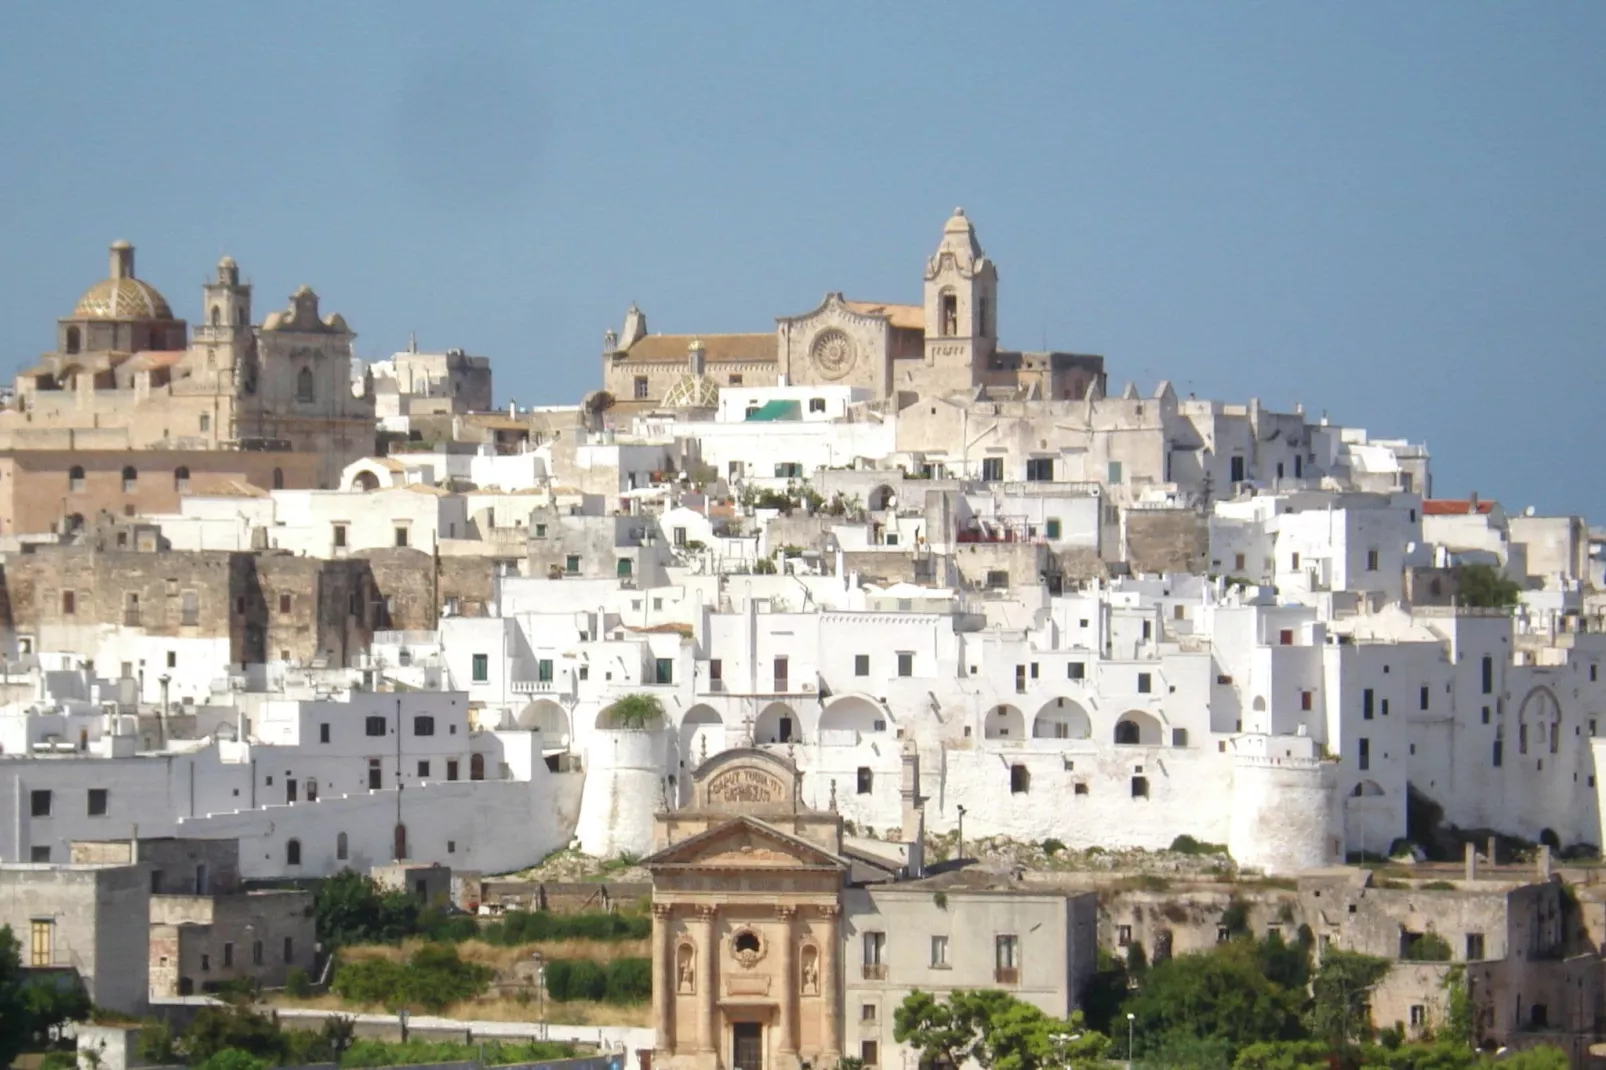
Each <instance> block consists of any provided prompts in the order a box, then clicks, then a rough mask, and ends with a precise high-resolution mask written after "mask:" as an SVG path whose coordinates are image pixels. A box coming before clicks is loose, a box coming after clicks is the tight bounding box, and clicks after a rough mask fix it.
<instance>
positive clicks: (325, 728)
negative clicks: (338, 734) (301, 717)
mask: <svg viewBox="0 0 1606 1070" xmlns="http://www.w3.org/2000/svg"><path fill="white" fill-rule="evenodd" d="M318 742H319V743H328V742H329V722H328V721H325V722H323V723H322V724H320V725H319V726H318Z"/></svg>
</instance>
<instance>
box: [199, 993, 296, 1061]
mask: <svg viewBox="0 0 1606 1070" xmlns="http://www.w3.org/2000/svg"><path fill="white" fill-rule="evenodd" d="M180 1047H181V1048H182V1049H183V1052H184V1057H185V1059H186V1060H187V1061H188V1062H189V1063H190V1064H191V1065H192V1066H193V1065H195V1064H196V1063H206V1062H207V1061H208V1060H210V1059H211V1058H212V1057H213V1056H215V1055H218V1054H219V1053H222V1052H226V1051H239V1052H242V1053H244V1054H246V1055H248V1056H252V1057H254V1058H256V1059H261V1060H264V1061H266V1062H269V1063H274V1062H278V1061H279V1060H280V1059H283V1058H284V1056H285V1054H286V1044H285V1039H284V1033H283V1031H282V1030H280V1028H279V1021H278V1019H277V1018H274V1017H269V1016H268V1015H266V1014H263V1013H261V1012H260V1011H256V1010H253V1009H251V1007H249V1006H248V1005H246V1004H245V1003H243V1002H242V1003H225V1004H223V1005H221V1006H208V1007H202V1008H201V1010H200V1013H198V1014H197V1015H196V1016H195V1021H194V1022H193V1023H191V1025H190V1027H189V1029H188V1030H186V1031H185V1033H184V1039H183V1041H182V1042H181V1043H180ZM219 1070H251V1068H250V1067H246V1066H241V1067H221V1068H219Z"/></svg>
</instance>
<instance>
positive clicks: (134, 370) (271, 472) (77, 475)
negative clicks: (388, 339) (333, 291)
mask: <svg viewBox="0 0 1606 1070" xmlns="http://www.w3.org/2000/svg"><path fill="white" fill-rule="evenodd" d="M251 297H252V294H251V284H250V283H249V282H242V281H241V276H240V268H239V265H238V264H236V263H235V262H234V260H233V259H232V258H230V257H224V258H223V259H222V260H221V261H219V262H218V265H217V271H216V275H215V276H214V277H213V278H212V279H211V280H210V281H208V282H206V283H205V284H204V285H203V287H202V310H203V311H202V319H201V321H200V322H199V323H198V324H196V325H195V326H194V327H193V328H192V327H191V326H190V325H189V324H188V323H186V322H185V321H184V320H183V319H181V318H179V317H177V316H175V315H174V314H173V310H172V307H171V306H170V305H169V304H168V302H167V299H166V298H165V297H163V296H162V293H161V291H159V290H158V289H157V288H156V287H155V286H153V285H152V284H151V283H149V282H147V281H145V280H144V279H141V278H139V277H138V275H137V274H136V273H135V267H134V247H133V246H132V245H130V244H129V243H127V242H121V241H120V242H116V243H115V244H113V245H112V247H111V256H110V269H109V273H108V276H107V277H106V278H105V279H102V280H101V281H100V282H97V283H95V284H94V285H93V286H91V287H90V288H89V289H88V290H86V291H85V292H84V294H83V296H82V297H80V298H79V300H78V303H77V304H76V305H75V306H74V307H73V310H72V312H71V313H69V314H68V315H66V316H63V317H62V318H61V319H60V320H58V321H57V325H56V348H55V349H54V350H52V351H50V352H48V353H45V354H44V355H42V356H41V357H39V359H38V360H37V361H36V362H35V363H34V364H33V365H32V366H31V367H28V368H27V369H26V370H24V371H23V372H21V373H20V374H19V375H18V376H17V378H16V383H15V389H14V392H13V396H12V398H11V401H10V403H9V404H8V405H7V406H6V407H5V408H4V409H3V410H0V496H3V498H4V500H3V501H0V532H3V533H5V534H13V533H19V532H35V531H47V530H65V531H70V530H73V528H74V527H75V526H81V525H82V524H83V523H84V521H85V519H86V518H93V517H95V516H96V515H97V514H100V513H109V514H111V515H113V516H134V515H139V514H142V513H149V512H163V511H172V510H175V509H176V508H177V502H178V496H179V495H180V494H182V493H185V492H186V491H189V492H196V493H200V492H209V491H227V490H228V489H229V488H230V487H234V486H238V485H241V484H245V485H250V486H255V487H259V488H263V489H273V488H280V487H333V486H335V485H336V484H337V482H338V478H339V473H340V471H341V469H342V468H344V467H345V466H346V465H347V464H348V463H350V462H351V461H353V460H355V459H357V458H359V457H364V456H368V455H370V454H372V453H373V452H374V449H375V442H374V401H373V392H372V390H371V389H354V386H353V382H352V373H351V368H352V347H351V343H352V339H354V338H355V337H356V335H355V334H354V333H353V332H352V331H351V329H350V328H349V327H348V326H347V325H346V321H345V320H344V319H343V318H342V317H341V316H340V315H339V314H322V313H321V312H320V311H319V308H318V295H317V294H315V293H314V292H313V291H312V290H310V289H308V288H307V287H302V288H301V289H299V290H297V291H296V293H295V294H294V295H293V296H292V297H291V298H290V305H289V307H288V308H287V309H285V310H284V311H279V312H273V313H270V314H269V315H268V316H267V317H266V318H264V319H263V321H262V323H261V325H260V326H256V325H254V324H253V321H252V308H251ZM8 476H10V477H15V478H6V477H8Z"/></svg>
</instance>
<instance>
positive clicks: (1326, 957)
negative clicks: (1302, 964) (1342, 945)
mask: <svg viewBox="0 0 1606 1070" xmlns="http://www.w3.org/2000/svg"><path fill="white" fill-rule="evenodd" d="M1388 971H1389V963H1388V960H1387V959H1380V958H1376V957H1375V956H1372V955H1362V954H1360V953H1358V952H1354V951H1337V950H1329V951H1326V952H1323V954H1322V963H1321V966H1320V967H1319V968H1318V969H1317V970H1316V977H1315V978H1314V980H1313V981H1312V982H1311V1008H1310V1013H1309V1014H1308V1015H1307V1018H1306V1021H1307V1024H1308V1026H1309V1028H1310V1031H1311V1034H1312V1035H1313V1036H1315V1037H1316V1038H1317V1039H1318V1040H1322V1041H1324V1042H1326V1043H1327V1045H1328V1046H1329V1047H1330V1048H1331V1049H1332V1050H1334V1051H1342V1050H1343V1049H1344V1048H1347V1047H1348V1046H1349V1045H1350V1043H1351V1042H1352V1041H1354V1040H1365V1039H1369V1038H1370V1037H1371V1035H1372V1000H1371V990H1372V989H1373V988H1374V987H1376V985H1377V983H1378V982H1379V981H1381V980H1382V979H1383V977H1384V975H1385V974H1387V973H1388Z"/></svg>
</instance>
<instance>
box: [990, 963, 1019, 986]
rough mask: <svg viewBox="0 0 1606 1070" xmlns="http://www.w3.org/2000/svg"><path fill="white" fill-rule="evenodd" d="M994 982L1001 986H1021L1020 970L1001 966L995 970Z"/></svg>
mask: <svg viewBox="0 0 1606 1070" xmlns="http://www.w3.org/2000/svg"><path fill="white" fill-rule="evenodd" d="M993 982H994V983H995V984H1001V985H1018V984H1020V969H1019V968H1018V967H1015V966H999V967H998V968H996V969H994V970H993Z"/></svg>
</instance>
